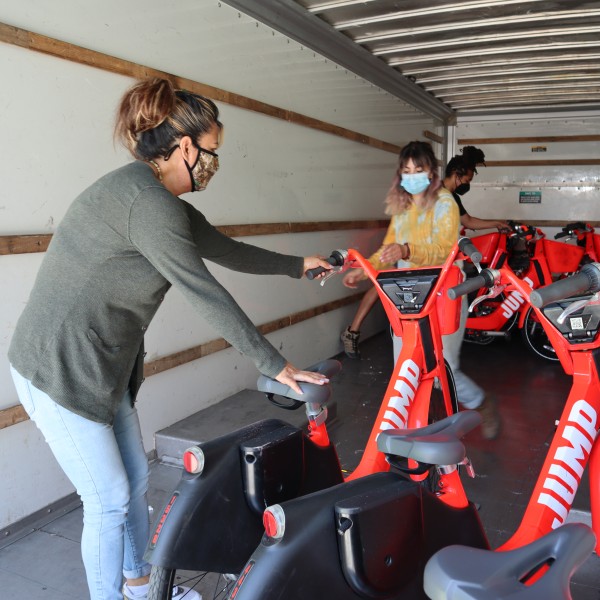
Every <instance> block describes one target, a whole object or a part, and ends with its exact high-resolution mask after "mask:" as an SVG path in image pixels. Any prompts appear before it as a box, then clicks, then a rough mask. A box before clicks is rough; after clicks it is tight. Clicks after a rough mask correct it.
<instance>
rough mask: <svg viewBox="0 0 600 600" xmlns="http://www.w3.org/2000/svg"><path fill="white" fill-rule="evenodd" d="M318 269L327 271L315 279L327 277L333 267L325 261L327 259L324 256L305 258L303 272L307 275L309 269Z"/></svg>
mask: <svg viewBox="0 0 600 600" xmlns="http://www.w3.org/2000/svg"><path fill="white" fill-rule="evenodd" d="M317 267H322V268H323V269H326V271H323V273H321V274H320V275H316V276H315V279H320V278H321V277H325V275H326V274H327V271H329V270H330V269H333V267H332V266H331V265H330V264H329V263H328V262H327V261H326V260H325V257H323V256H306V257H305V258H304V267H303V271H302V272H303V273H304V274H305V275H306V271H308V270H309V269H316V268H317Z"/></svg>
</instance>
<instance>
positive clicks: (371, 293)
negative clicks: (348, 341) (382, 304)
mask: <svg viewBox="0 0 600 600" xmlns="http://www.w3.org/2000/svg"><path fill="white" fill-rule="evenodd" d="M378 299H379V295H378V294H377V290H376V289H375V287H374V286H373V287H372V288H370V289H369V290H368V291H367V293H366V294H365V295H364V296H363V298H362V300H361V301H360V304H359V305H358V309H357V310H356V314H355V315H354V319H353V320H352V323H351V324H350V331H360V328H361V326H362V324H363V321H364V320H365V319H366V318H367V315H368V314H369V312H371V309H372V308H373V306H374V305H375V302H377V300H378Z"/></svg>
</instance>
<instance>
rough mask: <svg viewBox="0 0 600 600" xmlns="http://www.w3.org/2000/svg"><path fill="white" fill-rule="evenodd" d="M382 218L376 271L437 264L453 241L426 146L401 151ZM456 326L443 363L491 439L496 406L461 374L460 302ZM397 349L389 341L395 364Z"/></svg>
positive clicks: (454, 229) (449, 200) (456, 220)
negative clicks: (385, 228) (385, 219)
mask: <svg viewBox="0 0 600 600" xmlns="http://www.w3.org/2000/svg"><path fill="white" fill-rule="evenodd" d="M386 205H387V207H386V213H387V214H389V215H392V220H391V221H390V225H389V228H388V231H387V234H386V236H385V238H384V240H383V245H382V246H381V248H380V249H379V250H378V251H377V252H376V253H375V254H373V256H371V257H370V258H369V261H370V262H371V264H372V265H373V267H375V269H378V270H381V269H386V268H390V267H391V266H392V265H394V264H396V265H397V266H398V267H399V268H410V267H428V266H434V265H441V264H442V263H443V262H444V261H445V260H446V258H447V257H448V254H450V251H451V250H452V247H453V246H454V244H455V243H456V241H457V240H458V234H459V228H460V215H459V210H458V205H457V204H456V202H455V201H454V198H453V197H452V194H451V193H450V192H449V191H448V190H447V189H446V188H444V187H442V182H441V180H440V176H439V174H438V169H437V161H436V158H435V155H434V152H433V149H432V147H431V145H430V144H428V143H427V142H410V143H409V144H408V145H406V146H405V147H404V148H403V149H402V151H401V152H400V164H399V167H398V172H397V176H396V179H395V180H394V183H393V185H392V188H391V189H390V191H389V192H388V195H387V198H386ZM363 279H365V275H364V273H363V270H362V269H352V270H351V271H348V273H346V275H345V277H344V285H346V286H347V287H351V288H354V287H356V286H357V284H358V282H359V281H361V280H363ZM462 307H463V310H462V318H461V323H460V327H459V328H458V330H457V331H456V332H455V333H453V334H451V335H446V336H443V346H444V358H445V359H446V360H447V361H448V363H449V365H450V368H451V369H452V372H453V373H454V379H455V382H456V391H457V395H458V399H459V401H460V403H461V404H462V405H463V406H464V407H465V408H469V409H477V410H479V411H480V412H481V414H482V416H483V419H484V421H483V425H482V433H483V436H484V437H485V438H486V439H493V438H495V437H496V436H497V435H498V433H499V430H500V420H499V417H498V414H497V411H496V408H495V401H494V398H493V397H492V396H491V395H486V394H485V392H484V391H483V390H482V389H481V388H480V387H479V386H478V385H477V384H476V383H475V382H474V381H472V380H471V379H470V378H469V377H467V376H466V375H465V374H464V373H463V372H462V371H461V370H460V348H461V345H462V340H463V336H464V330H465V322H466V316H467V305H466V302H464V301H463V305H462ZM401 347H402V340H401V338H396V336H394V359H397V358H398V356H399V354H400V348H401Z"/></svg>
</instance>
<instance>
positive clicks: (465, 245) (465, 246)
mask: <svg viewBox="0 0 600 600" xmlns="http://www.w3.org/2000/svg"><path fill="white" fill-rule="evenodd" d="M458 248H459V250H460V251H461V252H462V253H463V254H465V255H466V256H468V257H469V258H470V259H471V261H473V262H474V263H478V262H481V259H482V256H481V252H479V250H477V247H476V246H475V244H474V243H473V242H472V241H471V239H470V238H468V237H461V238H460V239H459V240H458Z"/></svg>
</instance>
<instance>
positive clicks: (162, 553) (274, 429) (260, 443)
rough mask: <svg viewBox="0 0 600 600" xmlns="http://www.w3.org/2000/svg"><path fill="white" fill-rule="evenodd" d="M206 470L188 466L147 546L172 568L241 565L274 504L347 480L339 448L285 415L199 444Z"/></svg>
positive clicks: (153, 557) (229, 569)
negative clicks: (319, 443)
mask: <svg viewBox="0 0 600 600" xmlns="http://www.w3.org/2000/svg"><path fill="white" fill-rule="evenodd" d="M199 447H200V448H201V449H202V451H203V453H204V459H205V466H204V469H203V471H202V473H200V474H197V475H193V474H190V473H187V472H186V471H183V473H182V476H181V479H180V481H179V483H178V484H177V487H176V488H175V490H174V491H173V493H172V495H171V497H170V499H169V500H168V501H167V503H166V505H165V507H164V508H163V510H162V512H161V513H160V516H159V517H158V519H157V521H156V523H155V526H154V530H153V532H152V533H151V536H150V540H149V543H148V546H147V549H146V553H145V559H146V560H147V561H148V562H149V563H151V564H153V565H159V566H162V567H164V568H169V569H180V570H202V571H213V572H218V573H239V572H240V571H241V569H242V567H243V566H244V564H245V563H246V561H247V560H248V557H249V556H250V555H251V553H252V552H253V550H254V549H255V548H256V546H257V545H258V543H259V542H260V539H261V536H262V534H263V526H262V512H263V510H264V508H266V506H267V505H269V504H273V503H278V502H283V501H285V500H289V499H290V498H295V497H297V496H298V495H300V494H303V493H307V492H309V491H313V490H314V489H322V488H324V487H328V486H331V485H335V484H337V483H339V482H340V481H341V480H342V475H341V470H340V467H339V462H338V459H337V454H336V453H335V448H334V447H333V446H331V445H330V446H329V447H327V448H318V447H316V446H315V445H314V444H313V443H312V442H311V441H310V440H309V439H308V438H307V437H306V435H305V434H304V433H303V432H302V431H301V430H300V429H298V428H297V427H294V426H292V425H289V424H288V423H285V422H284V421H280V420H278V419H269V420H265V421H260V422H258V423H254V424H252V425H249V426H247V427H244V428H242V429H239V430H237V431H234V432H232V433H230V434H227V435H225V436H221V437H219V438H217V439H215V440H211V441H208V442H204V443H202V444H199Z"/></svg>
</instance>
